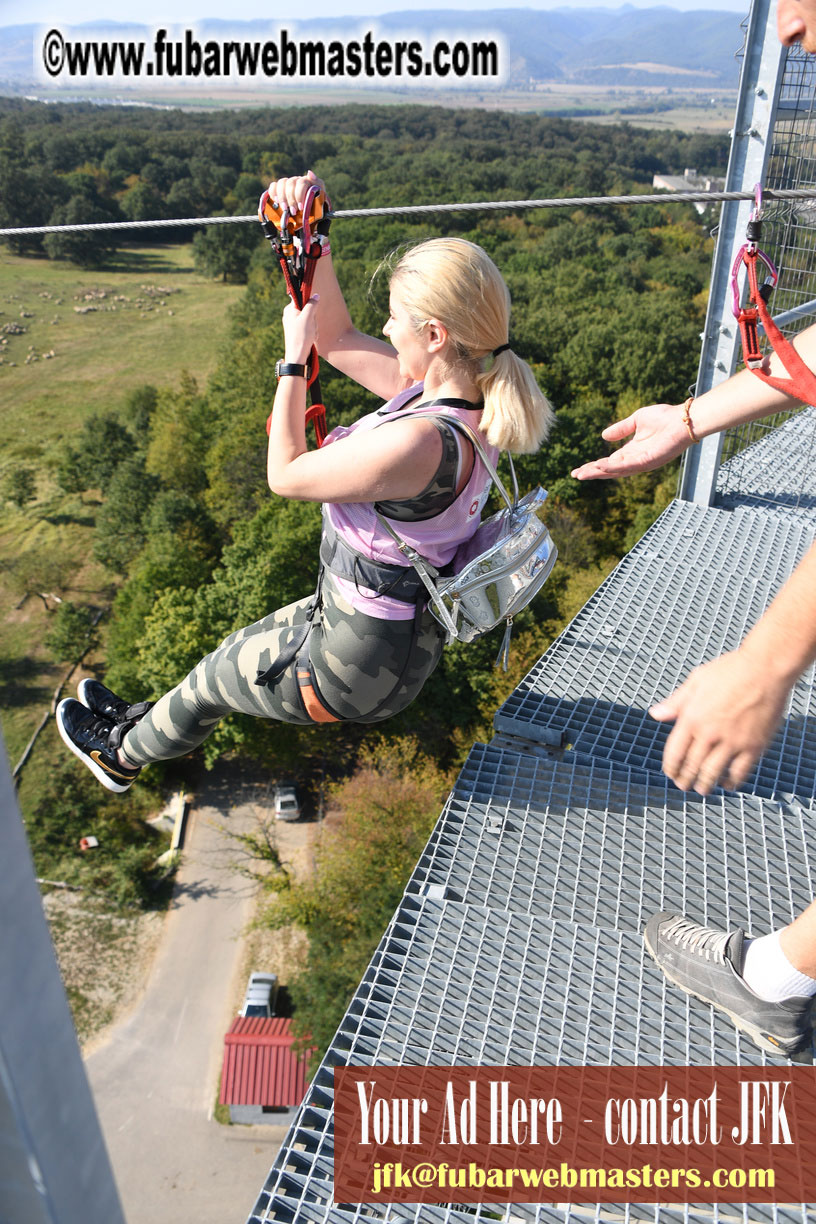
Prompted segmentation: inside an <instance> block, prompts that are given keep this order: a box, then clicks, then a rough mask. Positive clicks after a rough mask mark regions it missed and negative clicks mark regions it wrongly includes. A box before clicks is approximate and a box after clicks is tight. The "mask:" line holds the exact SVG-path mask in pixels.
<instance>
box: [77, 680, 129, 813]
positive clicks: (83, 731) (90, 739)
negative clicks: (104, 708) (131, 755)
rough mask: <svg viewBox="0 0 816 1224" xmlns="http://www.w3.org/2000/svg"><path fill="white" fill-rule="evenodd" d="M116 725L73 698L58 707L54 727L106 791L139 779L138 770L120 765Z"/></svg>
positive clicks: (126, 786)
mask: <svg viewBox="0 0 816 1224" xmlns="http://www.w3.org/2000/svg"><path fill="white" fill-rule="evenodd" d="M121 726H122V725H121V724H120V725H119V726H117V725H116V724H114V723H111V722H108V721H107V719H104V718H101V717H100V716H99V715H98V714H94V713H93V711H92V710H89V709H88V707H87V706H84V705H82V703H81V702H79V701H74V700H73V698H70V697H69V698H68V699H67V700H65V701H61V702H60V703H59V705H58V706H57V730H58V731H59V733H60V735H61V736H62V738H63V740H64V741H65V743H66V744H67V745H68V747H69V748H70V749H71V751H72V752H73V754H74V756H77V757H79V759H80V761H83V762H84V763H85V764H86V765H87V766H88V768H89V769H90V771H91V773H92V774H93V775H94V777H95V778H96V779H97V780H98V781H99V782H101V783H102V785H103V786H106V787H107V788H108V790H112V791H116V792H117V793H119V794H121V793H122V792H124V791H126V790H127V789H128V787H129V786H131V785H132V784H133V782H135V780H136V778H138V776H139V774H140V772H141V770H140V768H139V767H138V766H134V767H133V768H131V767H130V766H128V765H120V764H119V759H118V757H117V755H116V749H117V748H118V747H119V743H120V741H121V738H122V730H121Z"/></svg>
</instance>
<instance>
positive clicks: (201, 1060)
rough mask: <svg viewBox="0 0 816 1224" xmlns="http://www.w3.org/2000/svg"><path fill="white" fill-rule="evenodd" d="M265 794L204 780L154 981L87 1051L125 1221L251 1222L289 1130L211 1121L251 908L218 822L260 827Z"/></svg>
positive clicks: (228, 780)
mask: <svg viewBox="0 0 816 1224" xmlns="http://www.w3.org/2000/svg"><path fill="white" fill-rule="evenodd" d="M257 793H258V792H257V790H256V789H253V788H252V787H251V786H250V785H244V784H243V783H242V782H241V780H240V778H239V777H238V776H237V775H234V774H230V773H229V772H228V771H226V770H225V771H223V772H219V774H218V776H217V777H215V776H211V777H210V778H209V779H207V780H206V782H205V783H204V785H202V786H201V787H200V788H199V791H198V793H197V795H196V797H195V800H194V803H193V805H192V809H191V815H190V819H189V823H188V827H187V837H186V843H185V853H184V861H183V865H182V867H181V870H180V873H179V877H178V884H177V888H176V893H175V895H174V899H173V903H172V906H171V908H170V911H169V913H168V915H167V919H166V926H165V930H164V933H163V938H162V942H161V946H160V949H159V952H158V954H157V956H156V960H155V962H154V964H153V967H152V971H151V974H150V978H149V980H148V984H147V990H146V992H145V994H144V995H143V997H142V999H141V1001H140V1002H139V1004H138V1005H137V1007H136V1008H135V1010H134V1011H133V1012H132V1013H131V1015H130V1016H128V1017H126V1018H125V1019H123V1020H122V1021H121V1022H120V1023H119V1024H117V1025H116V1026H115V1027H114V1028H113V1029H112V1030H111V1031H110V1032H109V1033H108V1034H107V1039H106V1041H105V1043H104V1044H103V1045H100V1046H99V1047H98V1048H96V1049H95V1050H93V1052H92V1053H90V1054H89V1055H88V1057H87V1060H86V1067H87V1071H88V1075H89V1078H90V1081H91V1086H92V1088H93V1091H94V1096H95V1098H96V1104H97V1109H98V1111H99V1115H100V1118H101V1121H102V1127H103V1130H104V1133H105V1138H106V1141H107V1144H108V1149H109V1152H110V1156H111V1160H112V1163H113V1168H114V1172H115V1175H116V1180H117V1183H118V1186H119V1192H120V1195H121V1198H122V1203H123V1206H124V1210H125V1215H126V1218H127V1220H128V1224H188V1222H189V1221H193V1220H195V1221H196V1224H233V1222H234V1224H244V1221H245V1220H246V1219H247V1217H248V1215H249V1213H250V1211H251V1209H252V1207H253V1205H254V1203H255V1200H256V1198H257V1195H258V1193H259V1191H260V1189H261V1187H262V1185H263V1182H264V1180H265V1178H266V1175H267V1173H268V1171H269V1167H270V1165H271V1163H272V1160H273V1158H274V1155H275V1152H276V1151H277V1149H278V1147H279V1145H280V1142H281V1139H282V1138H283V1135H284V1134H285V1128H283V1127H272V1126H269V1127H267V1126H263V1127H261V1126H258V1127H244V1126H222V1125H219V1124H218V1123H217V1122H215V1121H213V1120H212V1118H211V1114H212V1107H213V1104H214V1101H215V1096H216V1091H217V1084H218V1075H219V1072H220V1068H221V1055H222V1049H223V1036H224V1033H225V1032H226V1031H227V1029H228V1027H229V1024H230V1022H231V1019H232V1016H233V1015H234V1010H233V1007H232V1004H233V1002H234V999H235V997H236V996H238V995H239V993H240V983H239V982H238V981H237V974H238V973H239V971H240V962H241V935H242V931H243V929H244V927H245V926H246V923H247V922H248V920H249V919H250V917H251V915H252V910H253V887H252V885H251V884H250V883H249V882H248V881H246V880H244V879H243V878H242V877H241V876H240V875H237V874H236V873H235V870H234V868H233V866H232V865H231V857H232V855H231V849H230V843H229V839H228V838H227V837H226V836H225V835H224V833H223V832H222V831H220V830H219V828H218V827H217V826H219V825H224V826H225V827H227V828H229V829H231V830H233V831H237V832H240V831H242V830H245V829H248V828H250V827H252V825H253V822H254V819H255V812H256V810H257V809H256V804H255V800H256V799H257Z"/></svg>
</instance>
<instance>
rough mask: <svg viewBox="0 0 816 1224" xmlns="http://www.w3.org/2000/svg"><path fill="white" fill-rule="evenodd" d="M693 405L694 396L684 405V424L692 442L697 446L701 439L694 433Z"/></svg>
mask: <svg viewBox="0 0 816 1224" xmlns="http://www.w3.org/2000/svg"><path fill="white" fill-rule="evenodd" d="M693 403H694V396H693V395H690V396H689V397H688V399H687V400H686V402H685V404H684V405H683V424H684V425H685V427H686V429H687V430H688V436H689V437H690V438H691V440H692V442H693V443H694V445H695V446H696V445H697V443H698V442H699V441H700V439H699V438H698V437H697V435H696V433H695V432H694V426H693V425H692V423H691V405H692V404H693Z"/></svg>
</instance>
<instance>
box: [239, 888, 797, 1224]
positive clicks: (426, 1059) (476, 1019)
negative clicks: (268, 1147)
mask: <svg viewBox="0 0 816 1224" xmlns="http://www.w3.org/2000/svg"><path fill="white" fill-rule="evenodd" d="M764 1061H765V1056H764V1055H763V1054H762V1053H761V1052H760V1051H759V1050H758V1049H757V1048H756V1047H755V1046H754V1045H753V1044H752V1043H751V1042H749V1041H746V1040H744V1039H742V1038H741V1037H740V1036H739V1034H738V1033H737V1032H736V1030H735V1029H734V1028H733V1026H732V1025H730V1024H729V1022H728V1021H727V1020H725V1019H724V1018H722V1017H720V1016H719V1015H718V1014H717V1013H715V1012H713V1011H712V1010H711V1009H709V1008H704V1007H699V1006H696V1005H694V1004H693V1003H692V1001H691V1000H690V999H689V998H688V997H687V996H686V995H684V994H682V993H681V992H679V991H677V990H675V989H674V988H672V987H671V986H670V985H669V984H668V983H667V982H666V980H665V979H664V977H663V975H662V974H661V973H659V972H658V971H657V969H656V968H655V967H654V966H652V964H651V962H650V961H649V960H648V958H647V957H645V956H644V950H643V942H642V940H641V939H640V937H639V936H637V935H635V934H634V933H630V932H624V931H614V930H609V929H606V930H604V929H601V928H599V927H594V926H590V925H578V924H575V923H569V922H562V921H553V920H552V919H548V918H543V917H539V916H538V915H533V914H526V915H522V914H511V913H507V912H502V911H498V910H491V909H488V908H486V907H484V906H475V905H468V904H464V903H461V902H454V901H439V900H435V899H432V898H429V897H426V898H409V897H406V898H405V899H404V901H403V903H402V905H401V906H400V908H399V910H398V911H397V913H396V915H395V916H394V919H393V921H392V923H391V925H390V926H389V928H388V930H387V931H386V933H385V935H384V937H383V939H382V941H381V943H380V946H379V948H378V949H377V952H376V953H375V955H374V958H373V960H372V962H371V965H370V966H369V969H368V971H367V973H366V975H365V978H364V979H363V982H362V983H361V985H360V987H359V989H358V991H357V994H356V996H355V998H354V1000H353V1002H352V1005H351V1007H350V1008H349V1010H348V1012H347V1013H346V1016H345V1018H344V1019H343V1022H342V1023H341V1025H340V1028H339V1029H338V1032H337V1035H336V1037H335V1040H334V1042H333V1043H332V1046H331V1048H330V1050H329V1053H328V1055H327V1057H326V1060H325V1062H324V1065H323V1067H322V1068H321V1071H320V1072H318V1075H317V1077H316V1080H315V1084H314V1086H313V1088H312V1089H311V1090H310V1094H309V1096H308V1097H307V1100H306V1102H305V1103H304V1106H303V1107H302V1109H301V1113H300V1115H299V1117H298V1119H297V1120H296V1122H295V1124H294V1126H293V1128H292V1130H291V1132H290V1136H289V1140H288V1145H287V1147H286V1148H284V1149H283V1150H282V1152H281V1154H280V1155H279V1158H278V1161H277V1162H276V1164H275V1166H273V1169H272V1172H271V1174H270V1178H269V1181H268V1182H267V1185H266V1186H265V1188H264V1191H263V1193H262V1195H261V1197H260V1199H259V1202H258V1204H257V1206H256V1209H255V1213H254V1214H253V1216H252V1217H251V1218H252V1220H253V1221H256V1222H261V1221H273V1220H291V1219H295V1218H296V1219H297V1220H330V1221H331V1220H337V1221H340V1220H344V1221H352V1220H367V1219H371V1220H375V1219H400V1218H416V1217H415V1216H414V1215H408V1216H400V1215H399V1214H398V1213H397V1210H396V1209H395V1208H389V1207H387V1206H385V1205H383V1206H382V1207H372V1206H360V1207H356V1208H348V1209H346V1208H340V1207H337V1206H334V1205H333V1204H332V1192H333V1183H332V1176H331V1174H332V1163H331V1162H332V1151H333V1149H332V1115H331V1113H330V1111H328V1110H326V1108H325V1104H326V1099H327V1097H329V1096H330V1092H331V1089H330V1084H331V1073H330V1068H331V1066H333V1065H337V1064H345V1063H351V1064H354V1065H357V1066H374V1065H400V1064H402V1065H405V1064H408V1065H419V1066H425V1065H437V1064H441V1065H465V1066H475V1065H496V1066H501V1065H530V1064H539V1065H554V1064H556V1063H558V1064H562V1065H586V1064H589V1065H615V1066H630V1065H633V1064H640V1065H651V1066H664V1065H671V1064H674V1065H709V1064H711V1063H715V1064H716V1065H721V1066H728V1065H736V1064H740V1065H748V1066H759V1065H763V1063H764ZM313 1094H316V1095H318V1096H319V1097H320V1100H321V1108H320V1109H319V1110H315V1109H314V1108H312V1105H311V1099H312V1096H313ZM292 1206H295V1208H296V1211H297V1214H296V1215H293V1214H292V1210H291V1208H292ZM403 1210H406V1209H403ZM414 1210H416V1209H414ZM420 1210H421V1218H422V1219H423V1220H425V1219H429V1220H430V1219H439V1220H445V1219H450V1220H464V1219H466V1218H470V1219H473V1215H471V1214H469V1213H467V1212H463V1211H462V1209H461V1208H460V1209H459V1210H458V1211H457V1209H455V1208H451V1209H450V1210H449V1211H446V1209H444V1208H442V1209H439V1210H440V1212H441V1214H439V1215H431V1214H429V1213H426V1209H425V1207H423V1208H421V1209H420ZM490 1210H491V1209H490V1208H488V1209H487V1212H486V1213H485V1216H484V1218H496V1217H495V1214H494V1215H492V1216H491V1215H490V1214H489V1212H490ZM766 1210H767V1211H768V1213H769V1214H768V1216H767V1218H768V1219H779V1220H781V1219H785V1218H788V1219H791V1220H794V1219H795V1220H804V1219H805V1216H804V1215H803V1214H802V1210H801V1209H798V1208H791V1209H784V1210H789V1211H791V1212H792V1214H791V1215H790V1216H787V1217H786V1216H784V1215H778V1214H776V1209H774V1208H767V1209H766ZM492 1211H493V1212H494V1213H495V1211H496V1208H495V1206H494V1207H493V1208H492ZM723 1214H724V1213H723V1212H722V1211H721V1212H720V1218H722V1217H723ZM727 1215H728V1216H731V1217H733V1218H735V1219H739V1220H745V1221H746V1222H747V1221H756V1220H758V1219H760V1218H761V1217H760V1216H759V1215H758V1214H757V1209H756V1208H754V1207H746V1208H744V1209H740V1208H738V1207H734V1206H733V1205H730V1206H729V1208H728V1212H727ZM623 1217H624V1209H623V1208H614V1207H610V1206H608V1205H607V1206H606V1207H605V1208H604V1209H602V1210H600V1211H599V1213H598V1215H597V1217H596V1218H598V1219H610V1220H611V1219H621V1218H623ZM505 1218H508V1219H529V1220H541V1221H544V1220H553V1221H555V1220H559V1221H562V1222H563V1221H567V1220H573V1219H575V1220H577V1219H586V1215H585V1214H584V1213H583V1212H581V1213H579V1212H577V1211H576V1209H575V1208H572V1209H570V1208H567V1207H563V1208H555V1207H552V1206H551V1207H548V1208H542V1207H538V1206H530V1207H526V1208H524V1207H519V1206H513V1207H512V1208H510V1209H509V1213H508V1215H507V1216H506V1217H505ZM590 1218H595V1217H590ZM629 1218H632V1219H644V1220H645V1219H648V1220H655V1221H658V1220H659V1221H661V1222H662V1224H666V1222H667V1221H668V1220H669V1219H670V1218H682V1219H701V1220H702V1219H709V1220H710V1219H712V1218H713V1215H712V1212H710V1211H707V1210H706V1209H705V1207H701V1208H693V1209H685V1210H683V1211H682V1212H680V1211H678V1209H676V1208H675V1209H673V1214H672V1209H668V1212H667V1210H666V1209H665V1208H662V1207H657V1206H649V1207H640V1208H638V1210H637V1213H636V1214H631V1215H630V1216H629Z"/></svg>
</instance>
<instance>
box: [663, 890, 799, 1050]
mask: <svg viewBox="0 0 816 1224" xmlns="http://www.w3.org/2000/svg"><path fill="white" fill-rule="evenodd" d="M643 938H644V940H645V942H646V947H647V949H648V950H649V952H650V954H651V955H652V956H653V957H654V959H655V960H656V961H657V963H658V965H659V966H660V968H661V969H662V970H663V972H664V973H665V975H666V977H667V978H668V979H669V981H670V982H674V984H675V986H679V987H680V988H681V989H682V990H685V991H687V993H688V994H690V995H693V996H694V998H695V999H700V1000H701V1002H703V1003H710V1004H711V1006H712V1007H716V1008H718V1010H719V1011H722V1012H725V1014H726V1015H727V1016H728V1017H729V1018H730V1019H731V1020H732V1021H733V1023H734V1024H735V1025H736V1026H737V1028H738V1029H740V1030H741V1031H742V1032H743V1033H747V1035H748V1036H749V1037H750V1038H751V1040H752V1041H754V1042H756V1044H757V1045H758V1046H759V1048H760V1049H761V1050H766V1051H767V1052H768V1053H769V1054H777V1055H780V1054H781V1055H782V1056H783V1057H785V1058H790V1059H792V1060H793V1061H794V1062H806V1063H812V1062H813V1049H812V1041H813V1031H812V1028H813V1026H812V1019H811V1009H812V1005H813V999H812V998H811V997H809V996H807V997H805V996H801V995H800V996H797V997H796V998H792V999H783V1000H782V1001H781V1002H778V1003H769V1002H768V1001H767V1000H765V999H761V998H760V997H759V995H756V994H754V992H753V990H751V988H750V987H749V985H748V983H747V982H746V981H745V979H744V978H743V977H742V965H743V959H744V958H743V943H744V940H745V932H744V931H739V930H737V931H715V930H712V929H711V928H710V927H704V926H700V924H699V923H697V922H692V921H691V920H690V919H689V918H684V917H683V916H682V915H681V914H672V913H669V912H667V911H663V912H662V913H660V914H655V915H654V916H653V917H652V918H650V919H649V921H648V922H647V923H646V929H645V931H644V932H643Z"/></svg>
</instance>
